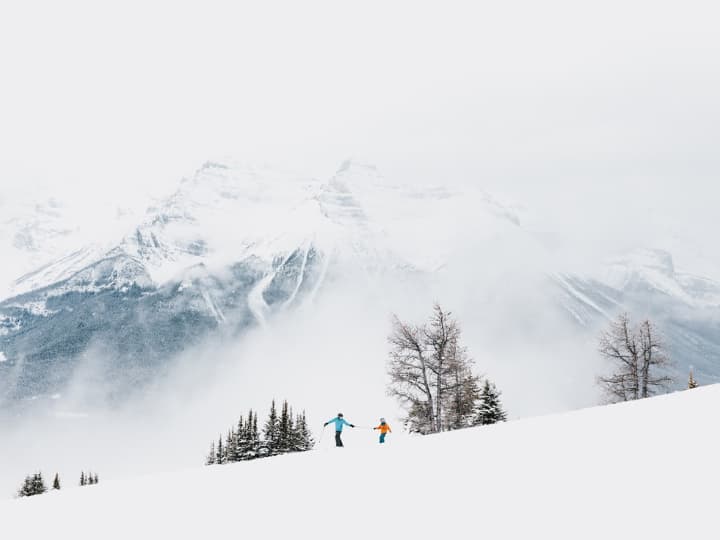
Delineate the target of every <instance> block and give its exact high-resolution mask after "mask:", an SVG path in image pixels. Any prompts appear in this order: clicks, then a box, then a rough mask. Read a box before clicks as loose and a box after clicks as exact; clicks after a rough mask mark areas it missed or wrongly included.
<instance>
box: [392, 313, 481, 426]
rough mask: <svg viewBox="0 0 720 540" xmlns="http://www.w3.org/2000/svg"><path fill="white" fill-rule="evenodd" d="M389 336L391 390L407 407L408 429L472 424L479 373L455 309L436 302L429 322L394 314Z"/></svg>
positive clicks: (477, 392)
mask: <svg viewBox="0 0 720 540" xmlns="http://www.w3.org/2000/svg"><path fill="white" fill-rule="evenodd" d="M388 340H389V342H390V345H391V350H390V362H389V366H388V373H389V375H390V384H389V388H388V391H389V393H390V395H393V396H395V397H396V398H398V399H399V400H400V402H401V403H402V405H403V406H404V407H405V408H406V409H407V410H408V419H407V423H408V425H409V427H410V430H411V431H415V432H420V433H434V432H439V431H444V430H446V429H457V428H459V427H466V425H469V422H470V418H471V416H472V411H473V410H474V409H473V408H474V406H475V400H476V399H477V398H478V395H479V391H478V377H476V376H475V375H473V373H472V369H471V368H472V360H471V359H470V358H469V356H468V355H467V351H466V350H465V349H464V348H463V347H462V346H461V345H460V327H459V325H458V323H457V321H455V319H454V318H453V317H452V314H451V313H450V312H447V311H444V310H443V309H442V307H440V306H439V305H438V304H435V306H434V307H433V314H432V316H431V318H430V320H429V321H428V323H427V324H424V325H420V326H413V325H409V324H406V323H404V322H402V321H401V320H400V319H399V318H398V317H396V316H394V317H393V328H392V332H391V334H390V337H389V338H388ZM463 424H465V425H463Z"/></svg>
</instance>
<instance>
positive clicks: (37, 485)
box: [31, 473, 47, 495]
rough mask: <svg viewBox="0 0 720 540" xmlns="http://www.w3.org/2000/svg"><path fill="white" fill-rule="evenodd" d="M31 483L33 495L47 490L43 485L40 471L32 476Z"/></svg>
mask: <svg viewBox="0 0 720 540" xmlns="http://www.w3.org/2000/svg"><path fill="white" fill-rule="evenodd" d="M31 485H32V494H33V495H42V494H43V493H45V492H46V491H47V487H46V486H45V481H44V480H43V477H42V473H36V474H34V475H33V476H32V481H31Z"/></svg>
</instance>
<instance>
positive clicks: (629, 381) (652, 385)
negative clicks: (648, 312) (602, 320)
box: [598, 313, 672, 402]
mask: <svg viewBox="0 0 720 540" xmlns="http://www.w3.org/2000/svg"><path fill="white" fill-rule="evenodd" d="M599 350H600V354H601V355H602V356H603V357H604V358H606V359H607V360H609V361H610V362H612V363H613V364H614V370H613V372H612V373H611V374H610V375H607V376H600V377H598V384H600V385H601V386H602V387H603V389H604V390H605V394H606V396H607V399H608V401H609V402H619V401H631V400H635V399H641V398H646V397H649V396H651V395H655V394H656V393H658V391H660V390H666V389H667V388H668V387H669V385H670V383H671V382H672V379H671V378H670V377H669V376H667V374H665V373H662V368H663V367H665V366H667V365H668V364H669V363H670V360H669V358H668V356H667V354H666V352H665V345H664V343H663V342H662V339H661V338H660V336H659V333H658V332H657V331H656V329H655V327H654V325H653V324H652V323H651V322H650V321H648V320H646V321H644V322H643V323H642V324H640V326H639V327H637V328H633V327H632V326H631V323H630V317H629V316H628V315H627V314H626V313H624V314H622V315H620V316H619V317H618V318H617V320H616V321H613V322H612V323H610V328H609V329H608V330H607V331H605V332H603V333H602V334H601V336H600V348H599ZM658 368H660V373H658Z"/></svg>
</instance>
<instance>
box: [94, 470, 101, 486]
mask: <svg viewBox="0 0 720 540" xmlns="http://www.w3.org/2000/svg"><path fill="white" fill-rule="evenodd" d="M93 483H94V484H96V485H97V484H99V483H100V477H99V476H98V473H95V476H94V477H93Z"/></svg>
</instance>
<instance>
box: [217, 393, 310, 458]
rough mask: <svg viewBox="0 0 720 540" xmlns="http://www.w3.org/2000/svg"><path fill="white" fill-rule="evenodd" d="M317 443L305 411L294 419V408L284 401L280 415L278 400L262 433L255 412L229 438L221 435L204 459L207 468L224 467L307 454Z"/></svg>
mask: <svg viewBox="0 0 720 540" xmlns="http://www.w3.org/2000/svg"><path fill="white" fill-rule="evenodd" d="M314 444H315V442H314V440H313V437H312V434H311V433H310V429H309V428H308V425H307V419H306V417H305V411H303V412H302V413H300V414H295V415H293V410H292V407H290V406H289V405H288V402H287V401H283V404H282V407H281V409H280V413H279V414H278V411H277V407H276V406H275V400H273V401H272V404H271V406H270V413H269V414H268V418H267V420H266V421H265V424H264V426H263V427H262V430H259V429H258V415H257V412H254V411H253V410H252V409H251V410H250V411H249V412H248V414H247V417H244V416H240V419H239V420H238V422H237V424H236V425H235V426H232V427H231V428H230V429H229V430H228V432H227V435H225V436H224V437H223V436H222V435H220V436H219V437H218V440H217V443H216V442H215V441H213V442H212V443H211V445H210V452H209V453H208V455H207V457H206V458H205V464H206V465H221V464H224V463H233V462H237V461H249V460H253V459H258V458H264V457H270V456H277V455H280V454H289V453H292V452H305V451H307V450H310V449H312V447H313V446H314Z"/></svg>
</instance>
